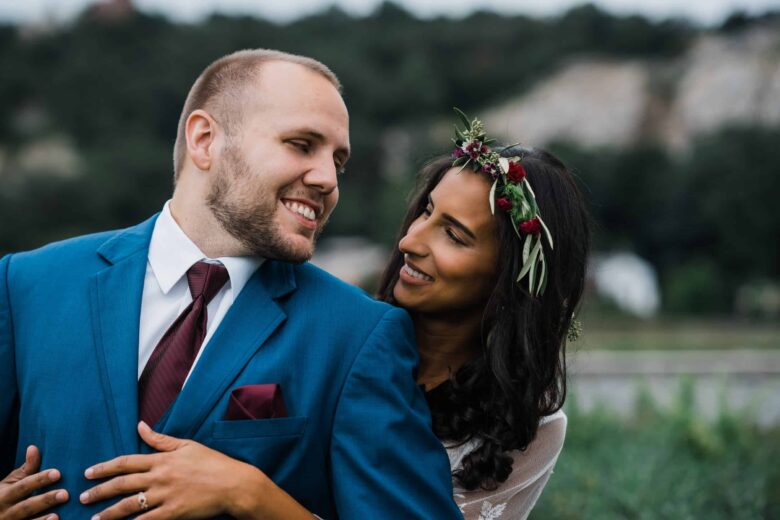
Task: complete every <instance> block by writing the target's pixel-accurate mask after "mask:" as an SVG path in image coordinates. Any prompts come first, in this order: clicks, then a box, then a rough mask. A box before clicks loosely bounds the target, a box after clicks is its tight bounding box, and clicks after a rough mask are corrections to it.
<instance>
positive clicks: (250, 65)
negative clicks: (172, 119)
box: [173, 49, 341, 183]
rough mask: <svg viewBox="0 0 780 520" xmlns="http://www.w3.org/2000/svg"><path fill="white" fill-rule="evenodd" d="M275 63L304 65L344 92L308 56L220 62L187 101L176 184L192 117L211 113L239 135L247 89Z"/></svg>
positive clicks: (276, 54)
mask: <svg viewBox="0 0 780 520" xmlns="http://www.w3.org/2000/svg"><path fill="white" fill-rule="evenodd" d="M272 61H285V62H288V63H297V64H298V65H302V66H304V67H306V68H308V69H310V70H312V71H314V72H317V73H319V74H321V75H322V76H324V77H325V78H326V79H327V80H328V81H330V82H331V83H332V84H333V86H334V87H336V89H337V90H338V91H339V92H341V83H340V82H339V80H338V78H337V77H336V75H335V74H334V73H333V71H331V70H330V69H329V68H328V67H327V66H326V65H324V64H322V63H320V62H319V61H317V60H315V59H312V58H307V57H306V56H298V55H296V54H289V53H286V52H282V51H276V50H271V49H246V50H242V51H237V52H234V53H232V54H228V55H227V56H223V57H221V58H219V59H218V60H216V61H215V62H213V63H212V64H211V65H209V66H208V67H206V69H205V70H204V71H203V72H202V73H201V74H200V76H198V79H196V80H195V83H194V84H193V85H192V88H191V89H190V93H189V94H187V99H186V100H185V101H184V108H183V109H182V111H181V117H180V118H179V128H178V131H177V133H176V144H175V145H174V147H173V171H174V183H175V182H176V179H178V177H179V172H180V171H181V168H182V166H183V164H184V158H185V156H186V153H187V136H186V129H185V127H186V124H187V118H188V117H189V116H190V114H192V112H194V111H195V110H198V109H204V110H207V111H208V112H209V113H210V114H212V115H213V116H214V118H215V119H217V121H218V122H219V124H220V125H222V127H223V128H224V129H225V132H226V133H227V135H228V136H232V135H235V133H236V132H237V130H238V129H239V128H240V126H241V123H242V119H241V117H242V113H243V111H242V108H243V105H242V103H243V102H244V96H243V93H244V90H245V87H246V86H247V85H249V84H250V82H251V81H253V80H256V79H257V77H258V74H259V73H260V69H261V68H262V65H263V64H265V63H268V62H272Z"/></svg>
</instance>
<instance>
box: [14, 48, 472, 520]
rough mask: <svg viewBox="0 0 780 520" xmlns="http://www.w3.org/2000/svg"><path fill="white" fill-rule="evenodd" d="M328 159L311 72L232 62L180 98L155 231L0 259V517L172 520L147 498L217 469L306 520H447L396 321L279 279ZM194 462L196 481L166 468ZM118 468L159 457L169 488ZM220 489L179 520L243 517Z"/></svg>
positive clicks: (330, 137) (331, 196)
mask: <svg viewBox="0 0 780 520" xmlns="http://www.w3.org/2000/svg"><path fill="white" fill-rule="evenodd" d="M348 155H349V136H348V114H347V110H346V107H345V105H344V102H343V100H342V98H341V95H340V91H339V84H338V80H337V79H336V78H335V76H333V74H332V73H331V72H330V71H329V70H328V69H327V68H326V67H325V66H324V65H322V64H320V63H318V62H316V61H314V60H310V59H308V58H303V57H299V56H292V55H288V54H284V53H280V52H276V51H266V50H253V51H241V52H238V53H235V54H232V55H229V56H226V57H224V58H222V59H220V60H217V61H216V62H215V63H213V64H212V65H210V66H209V67H208V68H207V69H206V70H205V71H204V72H203V73H202V74H201V76H200V77H199V78H198V80H197V81H196V82H195V84H194V85H193V87H192V90H191V91H190V94H189V96H188V98H187V100H186V103H185V106H184V110H183V112H182V116H181V120H180V123H179V130H178V136H177V141H176V145H175V151H174V170H175V172H176V173H175V175H176V177H175V189H174V194H173V198H172V199H171V201H169V203H166V205H165V207H164V208H163V210H162V212H161V213H160V214H159V216H155V217H153V218H151V219H150V220H148V221H146V222H143V223H141V224H139V225H137V226H134V227H131V228H128V229H126V230H121V231H112V232H106V233H101V234H97V235H90V236H85V237H79V238H75V239H71V240H67V241H64V242H60V243H56V244H51V245H48V246H46V247H43V248H41V249H39V250H36V251H32V252H28V253H20V254H16V255H9V256H7V257H5V258H4V259H2V261H0V428H2V430H0V438H5V439H12V440H11V441H10V442H8V443H7V444H6V445H7V446H10V448H11V449H10V450H7V451H8V453H7V455H6V456H5V458H4V460H0V468H3V469H4V471H3V474H6V472H7V471H9V470H10V469H11V468H12V467H14V466H17V469H16V470H14V472H12V473H11V474H10V475H9V476H8V477H7V478H6V479H5V480H4V481H3V483H2V484H0V518H2V519H5V518H26V517H32V516H35V517H37V516H39V515H44V514H48V513H49V512H56V513H58V514H59V515H60V517H62V518H90V517H91V515H93V514H96V513H99V512H102V511H105V510H106V508H108V507H109V506H111V507H115V508H121V512H119V513H117V512H116V509H115V510H114V512H112V513H110V514H109V513H101V516H102V517H104V518H108V517H126V516H132V515H135V514H139V513H143V512H146V511H147V510H150V511H149V512H154V510H155V509H156V508H159V511H172V510H169V509H165V508H166V507H168V503H167V502H166V500H169V499H170V497H171V495H170V494H168V495H166V494H165V493H164V492H163V491H161V489H162V488H161V487H160V485H152V484H151V483H150V481H149V480H148V479H149V478H152V477H153V476H154V475H157V474H165V475H167V476H166V477H165V478H163V479H161V481H160V482H158V484H160V483H161V484H162V485H163V486H167V485H174V484H181V480H182V479H183V478H187V479H188V480H189V482H188V483H187V484H188V485H189V486H190V487H191V488H192V489H198V487H197V486H198V485H199V483H201V484H202V482H204V481H207V480H208V476H209V473H208V472H209V470H210V469H209V468H217V466H216V465H218V464H221V463H223V462H224V461H225V460H227V457H224V455H227V456H229V457H231V458H232V459H229V460H233V459H237V460H240V461H243V462H245V463H247V464H246V465H245V467H247V468H250V469H251V470H252V471H254V474H252V476H250V472H243V470H242V473H241V475H240V477H241V478H244V476H246V478H256V477H257V475H263V476H265V477H267V478H269V479H270V480H273V481H274V482H275V483H276V484H278V486H279V487H281V488H282V489H283V490H285V491H286V492H287V493H288V494H289V495H290V496H291V497H293V498H294V499H295V500H297V501H298V502H299V503H300V504H301V505H302V506H304V507H305V508H307V509H308V510H309V511H311V512H312V513H315V514H317V515H319V516H322V517H324V518H329V519H330V518H337V517H341V518H361V519H362V518H437V519H439V518H459V517H460V516H459V513H458V510H457V508H456V506H455V505H454V502H453V501H452V496H451V487H450V486H451V484H450V478H449V466H448V463H447V459H446V456H445V454H444V451H443V449H442V448H441V445H440V443H439V442H438V440H437V439H436V438H435V437H434V436H433V434H432V433H431V431H430V427H429V419H428V417H427V408H426V407H425V404H424V399H423V396H422V394H421V392H420V391H419V389H418V388H417V387H416V386H415V382H414V380H413V377H412V372H413V369H414V365H415V363H416V360H417V359H416V349H415V347H414V344H413V341H412V339H411V337H412V331H411V324H410V321H409V319H408V317H407V316H406V315H405V313H403V312H402V311H400V310H398V309H393V308H391V307H389V306H387V305H385V304H382V303H378V302H374V301H372V300H371V299H370V298H368V297H367V296H365V295H363V294H362V293H360V292H359V291H357V290H355V289H352V288H350V287H348V286H346V285H345V284H342V283H341V282H339V281H337V280H335V279H334V278H332V277H330V276H329V275H327V274H325V273H323V272H322V271H320V270H318V269H316V268H315V267H313V266H311V265H309V264H305V263H304V264H300V263H301V262H304V261H305V260H307V259H308V258H310V257H311V255H312V252H313V248H314V242H315V239H316V237H317V235H318V234H319V232H320V231H321V230H322V227H323V226H324V224H325V222H326V220H327V218H328V216H329V214H330V212H331V210H332V209H333V207H334V206H335V204H336V202H337V200H338V186H337V172H338V170H339V169H341V168H342V167H343V166H344V163H345V162H346V161H347V158H348ZM291 262H292V263H291ZM139 418H140V419H143V420H144V421H145V422H146V423H148V424H149V426H152V427H153V428H154V429H155V430H156V431H158V432H161V433H162V434H166V435H168V436H171V437H173V438H179V439H191V440H194V441H197V443H199V444H197V447H198V449H200V450H201V451H198V452H197V453H196V454H195V455H192V456H187V457H179V458H178V459H171V457H168V458H166V459H162V458H159V455H162V454H158V455H148V454H149V453H150V452H151V451H152V449H151V448H150V447H149V445H151V446H153V447H156V448H160V449H165V448H164V442H167V441H171V440H172V439H171V437H165V438H164V439H163V441H161V442H162V444H161V443H160V442H157V441H159V439H157V441H156V440H155V439H154V434H153V433H152V432H151V431H150V430H149V429H148V427H147V426H145V425H144V424H141V425H140V426H138V432H140V433H141V435H142V437H143V442H142V440H141V439H140V438H139V436H138V434H137V431H136V427H137V424H138V421H139ZM202 445H205V446H207V447H209V448H211V449H213V450H214V451H212V450H211V449H208V448H205V447H203V446H202ZM28 446H33V447H30V448H27V447H28ZM187 446H188V449H189V448H192V446H195V445H194V444H190V445H187ZM170 449H172V450H173V451H172V452H171V453H174V454H175V453H176V445H174V446H172V447H171V448H170ZM217 452H220V453H221V454H224V455H221V454H218V453H217ZM0 453H2V450H0ZM139 453H146V454H147V455H134V456H132V457H125V458H119V459H117V457H119V456H121V455H128V454H139ZM215 454H216V455H215ZM196 455H197V457H196ZM201 456H209V457H211V459H210V460H211V462H209V463H203V464H190V466H189V467H188V468H189V469H187V471H183V470H182V468H183V467H184V466H181V464H184V463H187V462H189V463H191V462H192V460H191V459H193V458H199V457H201ZM216 456H218V457H222V459H218V460H217V462H213V461H214V460H215V457H216ZM154 457H158V458H154ZM111 460H114V462H113V463H114V464H115V466H114V467H116V465H117V464H118V465H119V466H120V467H121V471H118V472H115V473H114V474H117V473H122V474H123V475H124V477H123V478H122V479H120V480H117V479H112V480H109V481H108V482H109V483H113V484H106V486H108V485H111V486H114V488H113V491H109V492H106V491H105V489H104V490H103V493H102V494H100V493H98V491H95V488H94V486H95V484H96V483H97V482H96V481H95V480H94V479H90V477H93V478H94V477H95V476H98V474H97V473H92V472H91V471H87V472H86V474H85V471H86V470H88V469H90V468H92V469H93V470H94V468H95V467H97V468H101V467H104V468H105V467H106V466H105V464H110V463H108V462H107V461H111ZM140 460H142V461H153V462H151V463H154V464H156V463H157V462H155V461H160V460H166V461H170V460H176V461H178V463H180V466H179V467H178V470H179V473H175V472H169V473H159V472H157V473H155V472H154V471H151V470H150V468H149V467H141V466H138V464H141V465H143V464H146V462H143V463H139V462H138V461H140ZM14 461H15V463H14ZM23 462H24V464H23V465H22V466H20V464H22V463H23ZM101 463H105V464H104V465H103V466H101V465H100V464H101ZM213 464H216V465H213ZM95 465H98V466H95ZM39 468H47V470H45V471H42V472H38V469H39ZM49 470H51V471H49ZM214 470H216V469H214ZM257 470H260V471H257ZM188 472H189V473H188ZM177 474H178V475H183V477H181V476H180V477H178V478H176V477H175V475H177ZM99 476H108V475H106V474H100V475H99ZM236 478H238V477H236ZM143 479H147V480H143ZM55 482H56V485H55V486H52V484H53V483H55ZM134 483H135V484H134ZM120 484H121V485H120ZM226 484H227V483H226V482H218V483H215V482H209V484H208V485H207V486H206V487H205V488H204V490H205V491H213V490H214V489H217V488H218V487H219V489H220V490H222V487H220V486H224V488H225V491H224V493H225V496H224V499H223V504H222V506H224V507H221V508H217V507H216V506H214V505H213V504H209V505H208V507H207V506H205V505H204V506H203V509H201V510H199V512H198V513H199V514H197V515H196V516H199V517H209V516H216V515H218V514H229V515H232V516H243V515H245V514H246V516H248V517H251V515H250V514H249V513H248V512H247V511H243V510H240V509H239V505H240V504H239V502H241V500H240V499H241V497H233V496H231V495H230V492H231V490H232V489H234V488H235V486H229V485H226ZM193 486H194V487H193ZM209 486H210V487H209ZM117 490H121V491H122V492H123V493H124V494H122V495H119V496H114V495H113V494H116V493H117ZM31 491H36V492H40V494H38V495H37V496H34V497H30V498H27V497H28V495H29V494H30V492H31ZM85 491H88V492H87V493H84V492H85ZM204 494H205V492H204V493H202V494H200V495H197V494H195V495H193V496H192V500H193V501H195V500H199V499H200V498H201V497H202V496H204ZM173 495H174V496H175V497H179V494H173ZM79 497H80V498H79ZM109 497H111V500H108V501H105V500H103V499H105V498H109ZM165 497H169V498H165ZM96 499H99V500H96ZM118 499H122V500H121V501H120V502H118V503H116V504H115V506H112V503H114V502H116V501H117V500H118ZM190 505H191V504H190ZM52 507H53V509H52ZM166 514H168V513H166ZM170 514H171V515H173V513H170ZM114 515H115V516H114ZM161 516H165V515H164V514H161ZM42 518H43V516H42Z"/></svg>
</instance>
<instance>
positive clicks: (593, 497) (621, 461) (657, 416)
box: [531, 382, 780, 520]
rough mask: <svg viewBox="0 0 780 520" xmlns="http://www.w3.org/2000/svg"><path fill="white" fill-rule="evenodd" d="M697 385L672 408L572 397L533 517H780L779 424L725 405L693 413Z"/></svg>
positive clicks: (643, 401) (644, 399) (684, 390)
mask: <svg viewBox="0 0 780 520" xmlns="http://www.w3.org/2000/svg"><path fill="white" fill-rule="evenodd" d="M694 402H695V399H694V387H693V383H690V382H688V383H685V384H683V385H682V386H681V390H680V392H679V396H678V397H677V402H676V404H675V406H674V407H673V408H671V409H664V410H661V409H659V408H658V407H657V406H656V404H655V403H654V402H653V401H652V400H651V399H650V398H649V397H648V396H647V394H642V395H641V396H640V397H639V398H638V402H637V404H636V411H635V414H634V416H633V417H631V418H629V419H621V418H618V417H617V416H615V415H613V414H612V413H610V412H609V411H607V410H605V409H596V410H593V411H590V412H588V413H583V412H581V411H579V410H578V407H577V404H576V402H573V401H570V402H569V403H567V413H568V416H569V423H568V432H567V438H566V443H565V445H564V449H563V452H562V453H561V456H560V458H559V459H558V463H557V465H556V467H555V472H554V473H553V475H552V477H551V479H550V481H549V483H548V485H547V488H546V489H545V491H544V493H543V494H542V496H541V498H540V500H539V502H538V504H537V506H536V508H535V509H534V511H533V513H532V514H531V518H532V519H547V518H551V519H562V520H579V519H582V520H585V519H588V520H591V519H602V518H603V519H642V520H644V519H699V518H706V519H709V520H720V519H724V520H725V519H764V518H766V519H769V518H780V428H778V427H775V428H772V429H764V430H761V429H759V428H757V427H756V426H755V425H754V421H753V419H752V414H751V412H750V411H741V412H734V411H731V410H728V409H727V408H726V407H725V406H723V407H722V408H721V412H720V416H719V417H718V418H717V419H716V420H714V421H711V422H706V421H704V420H702V419H700V418H698V417H697V414H696V410H695V405H694Z"/></svg>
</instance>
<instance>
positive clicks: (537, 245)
mask: <svg viewBox="0 0 780 520" xmlns="http://www.w3.org/2000/svg"><path fill="white" fill-rule="evenodd" d="M541 244H542V243H541V241H539V240H535V241H534V246H533V249H531V253H530V254H529V255H528V260H526V261H525V262H523V268H522V269H521V270H520V274H518V275H517V281H518V282H519V281H520V280H522V279H523V277H524V276H525V275H526V273H528V271H530V270H531V268H532V266H533V265H534V264H535V263H536V257H537V255H538V254H539V250H540V246H541Z"/></svg>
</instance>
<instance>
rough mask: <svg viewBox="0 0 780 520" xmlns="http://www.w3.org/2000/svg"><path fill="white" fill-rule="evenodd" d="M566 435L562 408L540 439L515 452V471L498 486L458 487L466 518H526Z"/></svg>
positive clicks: (542, 428)
mask: <svg viewBox="0 0 780 520" xmlns="http://www.w3.org/2000/svg"><path fill="white" fill-rule="evenodd" d="M565 436H566V415H565V414H564V413H563V412H562V411H558V412H556V413H555V414H553V415H551V416H549V417H545V418H544V419H543V420H542V422H541V424H540V425H539V431H538V433H537V435H536V439H534V441H533V442H532V443H531V444H530V445H529V446H528V449H526V450H525V451H522V452H521V451H519V450H518V451H515V452H513V453H512V458H513V459H514V463H513V464H512V473H511V474H510V475H509V478H508V479H507V480H506V482H503V483H502V484H501V485H500V486H499V487H498V489H495V490H493V491H484V490H482V489H475V490H473V491H466V490H463V489H460V488H457V487H456V488H455V501H456V502H457V504H458V506H459V507H460V509H461V511H462V512H463V516H464V518H465V520H508V519H512V520H515V519H525V518H527V517H528V513H530V512H531V509H532V508H533V507H534V504H536V501H537V499H538V498H539V495H541V494H542V489H544V486H545V485H546V484H547V480H548V479H549V478H550V475H551V474H552V470H553V466H555V461H556V460H557V459H558V455H559V454H560V452H561V448H563V439H564V437H565Z"/></svg>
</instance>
